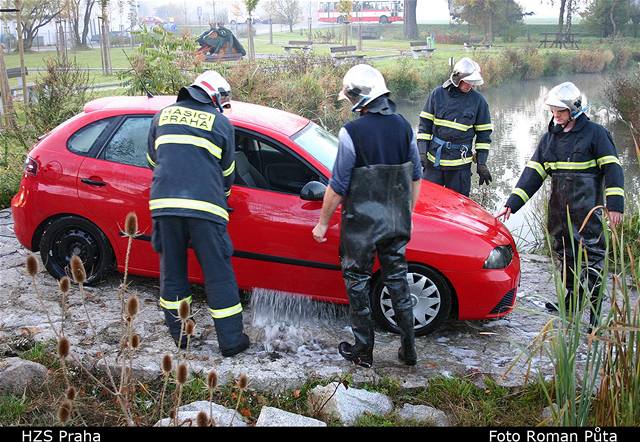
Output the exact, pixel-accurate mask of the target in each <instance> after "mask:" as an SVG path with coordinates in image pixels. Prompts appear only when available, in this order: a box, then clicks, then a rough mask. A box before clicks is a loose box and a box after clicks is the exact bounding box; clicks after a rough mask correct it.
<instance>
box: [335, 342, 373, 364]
mask: <svg viewBox="0 0 640 442" xmlns="http://www.w3.org/2000/svg"><path fill="white" fill-rule="evenodd" d="M338 353H340V355H341V356H342V357H343V358H345V359H346V360H347V361H351V362H353V363H354V364H356V365H359V366H360V367H364V368H371V366H372V365H373V349H372V348H371V349H366V348H358V347H356V346H355V345H351V344H349V343H348V342H341V343H340V344H338Z"/></svg>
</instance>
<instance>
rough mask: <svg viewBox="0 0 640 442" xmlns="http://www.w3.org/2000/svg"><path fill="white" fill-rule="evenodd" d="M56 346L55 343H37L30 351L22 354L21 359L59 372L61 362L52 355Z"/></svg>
mask: <svg viewBox="0 0 640 442" xmlns="http://www.w3.org/2000/svg"><path fill="white" fill-rule="evenodd" d="M54 345H55V343H44V342H37V343H36V344H35V345H34V346H33V347H31V348H30V349H29V350H25V351H23V352H22V353H20V358H22V359H25V360H27V361H32V362H37V363H38V364H42V365H44V366H45V367H47V368H51V369H55V370H57V369H58V368H60V360H59V359H58V358H57V356H55V355H54V354H53V353H52V351H53V349H54V348H55V347H54Z"/></svg>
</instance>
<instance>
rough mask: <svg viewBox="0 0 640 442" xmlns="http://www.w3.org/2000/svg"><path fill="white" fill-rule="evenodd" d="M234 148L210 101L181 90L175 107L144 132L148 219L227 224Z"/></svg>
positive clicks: (230, 133) (230, 132) (225, 121)
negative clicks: (174, 218)
mask: <svg viewBox="0 0 640 442" xmlns="http://www.w3.org/2000/svg"><path fill="white" fill-rule="evenodd" d="M200 92H201V93H202V94H201V95H199V94H200ZM194 95H195V96H194ZM234 146H235V137H234V131H233V126H232V125H231V123H230V122H229V120H228V119H227V118H226V117H225V116H224V115H222V114H221V113H220V112H218V110H217V109H216V108H215V107H214V105H213V103H212V102H211V99H210V98H209V97H208V96H207V95H206V94H205V93H204V92H202V91H200V90H199V89H195V88H189V90H188V91H187V89H186V88H183V90H182V91H181V93H180V94H179V96H178V100H177V101H176V103H175V104H173V105H171V106H168V107H166V108H164V109H162V110H161V111H160V113H158V114H157V115H156V116H155V117H154V119H153V123H152V125H151V129H150V131H149V142H148V150H147V160H148V161H149V165H150V167H151V168H153V169H154V172H153V182H152V184H151V197H150V201H149V209H150V210H151V214H152V216H153V217H156V216H187V217H193V218H203V219H208V220H211V221H215V222H219V223H225V222H227V221H228V220H229V214H228V212H227V202H226V197H227V196H229V193H230V190H231V184H232V183H233V178H234V173H235V162H234Z"/></svg>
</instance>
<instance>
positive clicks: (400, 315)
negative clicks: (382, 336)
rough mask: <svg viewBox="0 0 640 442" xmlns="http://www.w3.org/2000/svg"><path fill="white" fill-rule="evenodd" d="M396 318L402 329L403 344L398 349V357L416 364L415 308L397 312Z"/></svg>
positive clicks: (401, 341) (407, 362) (401, 338)
mask: <svg viewBox="0 0 640 442" xmlns="http://www.w3.org/2000/svg"><path fill="white" fill-rule="evenodd" d="M395 319H396V324H398V328H399V329H400V343H401V345H400V349H399V350H398V359H400V360H401V361H402V362H404V363H405V364H406V365H410V366H412V365H416V363H417V362H418V355H417V354H416V335H415V329H414V324H415V318H414V316H413V310H404V311H401V312H396V315H395Z"/></svg>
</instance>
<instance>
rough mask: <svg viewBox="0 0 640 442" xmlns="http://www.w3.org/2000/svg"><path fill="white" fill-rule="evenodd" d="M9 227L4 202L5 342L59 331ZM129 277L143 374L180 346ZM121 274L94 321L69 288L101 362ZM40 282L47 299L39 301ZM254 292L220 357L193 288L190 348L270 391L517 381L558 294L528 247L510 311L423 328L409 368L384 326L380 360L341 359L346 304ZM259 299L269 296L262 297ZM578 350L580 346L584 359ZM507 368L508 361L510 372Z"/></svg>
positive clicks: (94, 298)
mask: <svg viewBox="0 0 640 442" xmlns="http://www.w3.org/2000/svg"><path fill="white" fill-rule="evenodd" d="M12 227H13V222H12V219H11V216H10V211H8V210H3V211H0V311H1V312H2V315H1V316H0V344H2V343H7V342H10V341H11V340H14V339H16V338H17V337H28V338H33V339H34V340H36V341H46V340H49V339H52V337H53V336H54V334H53V332H52V331H51V328H50V326H49V325H48V319H47V313H48V314H49V316H50V317H51V320H52V321H53V322H54V323H55V324H56V327H58V328H59V327H60V324H61V307H60V303H59V298H60V296H59V291H58V284H57V281H56V280H55V279H54V278H52V277H51V276H50V275H49V274H48V273H47V272H46V271H45V270H44V268H43V267H42V265H41V271H40V273H39V274H38V275H37V276H36V283H35V285H34V282H33V280H32V278H31V277H30V276H28V275H27V274H26V271H25V260H26V257H27V256H28V254H29V253H30V252H29V251H27V250H26V249H24V248H23V247H22V246H20V245H19V243H18V241H17V240H16V238H15V237H14V235H13V229H12ZM38 258H39V255H38ZM129 281H130V285H129V287H128V293H129V294H133V293H135V294H136V295H137V296H138V297H139V298H140V301H141V311H140V313H139V315H138V316H137V318H136V320H135V322H134V327H135V329H136V332H137V333H138V334H139V335H140V336H141V338H142V344H141V346H140V347H139V349H138V351H137V355H136V358H135V360H134V362H133V368H134V371H135V373H136V374H137V375H138V376H140V377H142V378H145V379H149V378H153V377H156V376H158V375H159V374H160V359H161V358H162V355H163V354H165V353H166V352H170V351H175V346H174V344H173V342H172V341H171V339H170V338H169V335H168V333H167V330H166V328H165V326H164V316H163V313H162V311H161V310H160V307H159V306H158V302H157V297H158V293H159V288H158V281H157V280H155V279H149V278H139V277H131V278H130V279H129ZM121 282H122V275H121V274H118V273H114V274H113V276H112V277H111V278H110V279H108V280H107V281H105V282H102V283H101V284H100V285H98V286H95V287H87V288H85V291H86V293H87V296H86V298H87V300H86V302H85V304H86V307H87V311H88V312H89V318H90V320H87V316H86V314H85V311H84V308H83V306H82V300H81V294H80V292H79V290H78V287H77V286H76V285H74V286H73V288H72V290H71V292H70V299H69V314H68V319H67V320H66V321H65V325H64V328H65V333H66V335H67V337H68V338H69V340H70V341H71V344H72V352H73V353H74V354H76V355H77V357H78V358H79V359H81V360H83V361H84V363H86V364H92V365H93V364H94V363H97V364H98V365H100V364H101V363H102V362H100V361H99V360H98V359H97V358H96V355H99V354H100V353H104V355H105V356H106V357H107V359H108V360H109V361H110V362H109V364H114V365H118V362H117V358H118V350H119V342H120V330H121V325H120V324H121V320H120V309H121V305H120V301H119V299H118V289H119V287H120V285H121ZM36 289H37V290H38V291H39V292H40V293H41V297H42V298H43V304H42V305H41V304H40V303H39V301H38V297H37V296H36ZM261 294H263V295H264V293H257V296H260V295H261ZM257 296H254V297H253V298H252V299H253V301H252V302H247V305H246V306H245V311H244V320H245V328H246V332H247V334H249V336H250V337H251V339H252V342H253V345H252V346H251V347H250V348H249V350H247V351H246V352H244V353H242V354H240V355H238V356H236V357H233V358H223V357H222V356H221V354H220V352H219V350H218V345H217V340H216V335H215V329H214V327H213V323H212V320H211V318H210V317H209V316H208V314H207V306H206V303H205V299H204V295H203V293H202V290H195V294H194V302H193V304H192V311H194V312H195V320H196V322H197V326H196V338H197V339H196V343H195V344H194V346H193V348H192V350H191V352H190V353H191V354H190V355H189V365H190V369H191V370H193V371H195V372H205V373H206V372H208V371H209V370H210V369H212V368H214V369H215V370H216V371H217V373H218V377H219V379H220V381H221V382H226V381H229V380H230V379H233V378H235V377H237V376H238V375H239V374H240V373H246V374H247V375H248V377H249V379H250V385H251V387H252V388H254V389H258V390H261V389H263V390H271V391H282V390H286V389H292V388H296V387H298V386H300V385H301V384H303V383H304V382H305V381H307V380H309V379H312V378H318V377H320V378H325V379H330V378H332V377H333V378H335V379H337V378H338V377H340V376H342V375H343V374H345V373H353V379H354V382H355V383H358V382H360V381H375V380H376V379H378V378H379V377H381V376H391V377H395V378H397V379H399V380H400V381H401V383H402V384H403V385H404V386H405V387H417V386H424V385H426V383H427V382H428V379H429V378H430V377H433V376H436V375H445V376H454V375H461V376H469V377H470V378H471V379H473V380H474V381H478V382H481V380H482V379H483V377H484V375H491V376H492V377H493V378H494V379H495V380H496V381H497V382H498V383H499V384H502V385H505V386H516V385H521V384H522V383H523V381H524V377H525V373H526V370H527V364H526V363H525V361H524V359H522V360H518V358H519V357H520V356H522V352H523V350H524V349H525V348H526V346H528V345H530V344H531V343H532V342H533V340H534V338H535V337H536V335H537V334H538V333H539V331H540V330H541V329H542V328H543V326H544V325H545V324H546V323H547V321H549V319H551V318H552V317H551V316H549V315H548V314H547V313H545V312H544V302H545V301H546V300H552V299H555V293H554V291H553V280H552V276H551V273H550V262H549V260H548V258H546V257H543V256H537V255H524V256H523V257H522V282H521V285H520V288H519V290H518V297H517V306H516V309H515V310H514V311H513V312H512V313H511V314H510V315H508V316H507V317H506V318H504V319H500V320H494V321H474V322H470V321H450V322H449V323H447V324H445V325H444V326H443V327H442V328H441V329H439V330H437V331H436V332H435V333H433V334H431V335H429V336H423V337H418V338H417V352H418V364H417V366H416V367H413V368H409V367H406V366H404V365H402V364H401V363H400V362H399V361H398V360H397V350H398V346H399V337H398V336H397V335H394V334H392V333H388V332H385V331H382V330H378V331H377V332H376V345H375V352H374V367H373V368H372V369H362V368H355V367H354V366H352V365H351V364H350V363H348V362H347V361H345V360H343V359H342V358H341V357H340V355H339V354H338V352H337V349H336V347H337V344H338V342H340V341H343V340H347V341H351V340H352V334H351V331H350V329H349V326H348V319H347V316H346V313H347V309H346V308H345V307H344V306H342V307H339V306H331V305H327V304H320V303H315V302H310V301H308V300H307V301H304V302H303V308H304V309H305V311H307V312H308V314H306V315H305V317H304V318H303V320H301V319H300V318H301V316H300V315H296V314H293V315H291V314H289V315H286V314H285V315H283V316H282V317H278V318H276V317H275V316H276V315H273V314H271V313H272V312H273V311H278V312H285V313H286V311H296V309H299V308H300V305H298V304H294V305H292V304H291V301H286V303H285V304H286V306H285V309H284V310H283V309H282V305H279V306H278V308H273V309H271V308H270V307H271V306H273V305H274V304H273V303H274V302H277V301H274V299H277V297H274V296H264V297H263V298H258V297H257ZM260 299H262V300H266V302H260ZM270 312H271V313H270ZM93 329H95V330H96V333H95V334H94V333H93V331H92V330H93ZM581 357H582V355H579V359H580V358H581ZM510 367H512V369H511V370H510V371H509V373H508V374H505V372H506V371H507V369H508V368H510ZM533 367H534V371H535V370H536V369H537V370H541V371H542V372H543V373H545V374H550V373H551V370H550V367H549V364H548V362H547V361H544V360H539V359H535V360H534V366H533Z"/></svg>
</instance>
